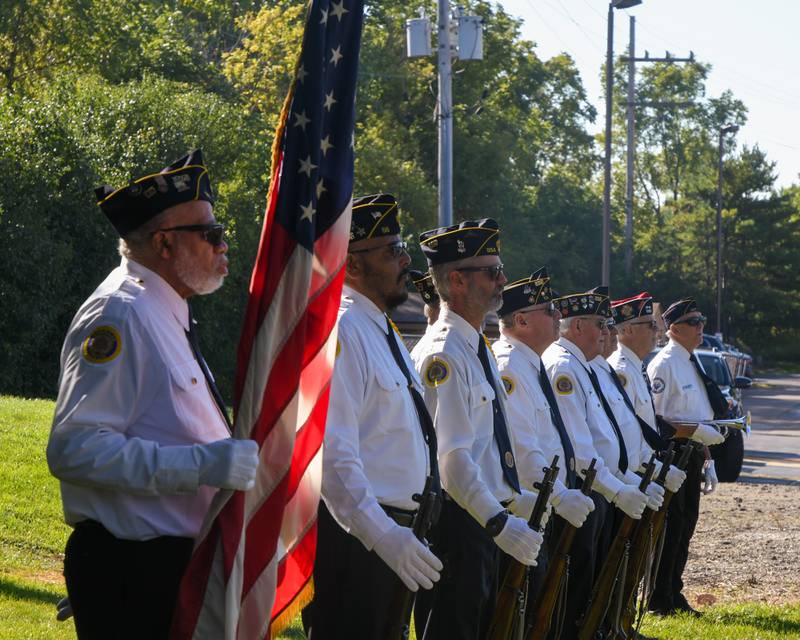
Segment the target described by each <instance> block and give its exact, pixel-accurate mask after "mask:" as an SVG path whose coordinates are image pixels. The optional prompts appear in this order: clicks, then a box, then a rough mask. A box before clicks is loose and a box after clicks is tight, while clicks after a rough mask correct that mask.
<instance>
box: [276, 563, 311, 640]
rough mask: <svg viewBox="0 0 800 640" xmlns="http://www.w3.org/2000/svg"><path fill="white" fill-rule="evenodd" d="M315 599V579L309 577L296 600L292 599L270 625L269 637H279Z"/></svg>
mask: <svg viewBox="0 0 800 640" xmlns="http://www.w3.org/2000/svg"><path fill="white" fill-rule="evenodd" d="M313 599H314V579H313V578H309V580H308V582H306V584H305V585H304V586H303V588H302V589H300V593H298V594H297V596H296V597H295V599H294V600H292V601H291V602H290V603H289V604H288V605H287V606H286V607H285V608H284V609H283V611H281V612H280V613H279V614H278V615H277V616H276V617H275V619H274V620H273V621H272V623H271V624H270V625H269V636H268V637H269V639H270V640H273V639H274V638H277V637H278V636H279V635H280V634H281V632H282V631H283V630H284V629H286V628H287V627H288V626H289V625H291V624H292V621H293V620H294V619H295V617H296V616H297V615H298V614H299V613H300V612H301V611H302V610H303V609H305V608H306V607H307V606H308V604H309V603H310V602H311V601H312V600H313Z"/></svg>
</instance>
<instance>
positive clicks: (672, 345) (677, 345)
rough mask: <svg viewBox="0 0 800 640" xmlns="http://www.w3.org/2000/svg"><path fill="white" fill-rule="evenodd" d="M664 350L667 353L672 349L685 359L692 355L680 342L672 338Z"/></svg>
mask: <svg viewBox="0 0 800 640" xmlns="http://www.w3.org/2000/svg"><path fill="white" fill-rule="evenodd" d="M664 351H666V352H667V353H670V352H672V351H674V352H675V353H676V354H679V355H681V356H683V358H684V359H685V360H689V358H691V357H692V354H691V353H689V352H688V351H687V350H686V348H685V347H684V346H683V345H682V344H680V343H678V342H675V341H674V340H673V339H672V338H670V340H669V342H668V343H667V346H666V347H664Z"/></svg>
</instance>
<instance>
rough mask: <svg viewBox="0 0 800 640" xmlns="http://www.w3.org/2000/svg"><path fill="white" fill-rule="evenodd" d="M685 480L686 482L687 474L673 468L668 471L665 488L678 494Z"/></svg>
mask: <svg viewBox="0 0 800 640" xmlns="http://www.w3.org/2000/svg"><path fill="white" fill-rule="evenodd" d="M684 480H686V472H685V471H681V470H680V469H678V467H674V466H673V467H670V468H669V471H667V477H666V478H664V486H665V487H666V488H667V491H670V492H672V493H677V492H678V490H679V489H680V488H681V485H682V484H683V482H684Z"/></svg>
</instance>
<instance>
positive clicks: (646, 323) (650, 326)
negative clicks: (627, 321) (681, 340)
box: [631, 320, 658, 331]
mask: <svg viewBox="0 0 800 640" xmlns="http://www.w3.org/2000/svg"><path fill="white" fill-rule="evenodd" d="M631 324H639V325H644V326H646V327H647V328H648V329H650V330H651V331H655V330H656V329H658V323H657V322H656V321H655V320H639V321H638V322H631Z"/></svg>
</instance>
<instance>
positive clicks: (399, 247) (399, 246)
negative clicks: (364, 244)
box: [349, 241, 408, 258]
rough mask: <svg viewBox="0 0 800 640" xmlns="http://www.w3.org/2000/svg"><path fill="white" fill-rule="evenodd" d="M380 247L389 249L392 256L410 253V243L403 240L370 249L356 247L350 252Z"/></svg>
mask: <svg viewBox="0 0 800 640" xmlns="http://www.w3.org/2000/svg"><path fill="white" fill-rule="evenodd" d="M378 249H389V255H390V256H391V257H392V258H399V257H400V256H402V255H403V254H404V253H408V243H407V242H403V241H398V242H390V243H389V244H379V245H378V246H377V247H370V248H369V249H356V250H355V251H349V253H369V252H370V251H377V250H378Z"/></svg>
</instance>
